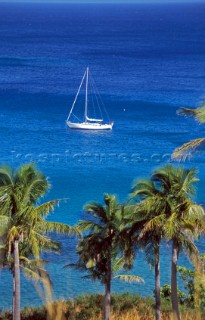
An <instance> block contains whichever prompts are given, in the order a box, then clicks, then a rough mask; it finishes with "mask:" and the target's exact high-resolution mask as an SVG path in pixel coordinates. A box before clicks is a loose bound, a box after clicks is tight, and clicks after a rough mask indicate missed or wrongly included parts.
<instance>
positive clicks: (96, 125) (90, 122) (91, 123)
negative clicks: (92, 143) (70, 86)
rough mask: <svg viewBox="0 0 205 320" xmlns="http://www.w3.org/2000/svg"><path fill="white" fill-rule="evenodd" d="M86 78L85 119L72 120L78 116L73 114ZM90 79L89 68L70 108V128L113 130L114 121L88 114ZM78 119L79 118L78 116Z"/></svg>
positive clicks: (68, 122)
mask: <svg viewBox="0 0 205 320" xmlns="http://www.w3.org/2000/svg"><path fill="white" fill-rule="evenodd" d="M85 79H86V92H85V110H84V120H83V121H82V122H71V121H70V117H71V116H72V115H73V116H74V117H75V118H77V117H76V116H75V115H74V114H73V110H74V107H75V104H76V101H77V99H78V95H79V93H80V90H81V87H82V85H83V83H84V80H85ZM88 80H89V68H87V69H86V71H85V73H84V75H83V78H82V80H81V83H80V86H79V88H78V91H77V94H76V96H75V99H74V101H73V104H72V107H71V109H70V112H69V115H68V118H67V120H66V123H67V125H68V127H69V128H71V129H84V130H112V127H113V124H114V122H110V123H104V122H103V119H96V118H90V117H89V116H88ZM77 119H78V118H77Z"/></svg>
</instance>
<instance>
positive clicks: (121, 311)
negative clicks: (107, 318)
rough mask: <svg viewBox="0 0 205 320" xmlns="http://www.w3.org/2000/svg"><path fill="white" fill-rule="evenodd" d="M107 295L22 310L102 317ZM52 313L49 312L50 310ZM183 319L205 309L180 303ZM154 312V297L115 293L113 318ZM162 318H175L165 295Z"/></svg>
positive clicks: (5, 318) (77, 318)
mask: <svg viewBox="0 0 205 320" xmlns="http://www.w3.org/2000/svg"><path fill="white" fill-rule="evenodd" d="M103 304H104V297H103V295H100V294H95V295H82V296H79V297H77V298H75V299H74V300H67V301H65V300H62V301H56V302H53V303H52V304H50V305H49V306H46V307H37V308H30V307H26V308H24V309H23V310H22V312H21V319H22V320H47V319H49V320H51V319H52V320H53V319H58V320H65V319H69V320H99V319H102V316H103V314H102V305H103ZM49 307H50V309H51V310H52V313H50V314H49V313H48V310H49ZM180 310H181V314H182V320H196V319H198V320H199V319H201V320H202V319H204V317H205V313H204V312H203V311H201V312H199V311H197V310H193V309H192V308H191V307H190V306H189V305H188V304H184V303H180ZM154 316H155V308H154V299H153V298H151V297H146V298H142V297H140V296H139V295H135V294H130V293H124V294H122V295H117V294H113V295H112V303H111V318H112V319H113V320H136V319H137V320H153V319H154ZM11 319H12V314H11V312H10V311H5V312H4V313H3V312H2V313H1V314H0V320H11ZM162 319H163V320H172V319H173V318H172V311H171V304H170V301H169V300H168V299H166V298H163V296H162Z"/></svg>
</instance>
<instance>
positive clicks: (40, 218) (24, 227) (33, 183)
mask: <svg viewBox="0 0 205 320" xmlns="http://www.w3.org/2000/svg"><path fill="white" fill-rule="evenodd" d="M49 188H50V184H49V183H48V180H47V178H46V177H45V176H44V175H43V174H42V173H41V172H40V171H39V170H37V169H36V168H35V166H34V165H33V164H25V165H22V166H21V167H20V169H18V170H13V169H12V168H10V167H2V168H0V212H1V216H3V217H4V216H5V217H6V218H7V224H6V228H4V237H3V242H4V248H5V252H6V254H7V259H8V260H9V259H11V258H12V259H13V261H14V268H13V276H14V281H13V284H14V307H13V311H14V312H13V319H15V320H20V258H19V257H20V253H21V252H23V254H22V255H23V256H25V257H29V256H33V257H35V258H36V259H39V256H40V252H41V251H42V250H55V249H58V248H59V244H58V243H56V242H55V241H53V240H52V239H51V238H49V237H47V236H45V234H47V233H50V232H57V233H63V234H73V233H76V229H75V228H73V227H70V226H68V225H65V224H62V223H57V222H48V221H46V220H45V219H46V217H47V215H48V214H49V212H50V211H52V210H54V206H55V205H56V204H57V203H58V200H52V201H48V202H46V203H40V201H41V198H42V197H43V196H44V194H45V193H46V191H47V190H48V189H49Z"/></svg>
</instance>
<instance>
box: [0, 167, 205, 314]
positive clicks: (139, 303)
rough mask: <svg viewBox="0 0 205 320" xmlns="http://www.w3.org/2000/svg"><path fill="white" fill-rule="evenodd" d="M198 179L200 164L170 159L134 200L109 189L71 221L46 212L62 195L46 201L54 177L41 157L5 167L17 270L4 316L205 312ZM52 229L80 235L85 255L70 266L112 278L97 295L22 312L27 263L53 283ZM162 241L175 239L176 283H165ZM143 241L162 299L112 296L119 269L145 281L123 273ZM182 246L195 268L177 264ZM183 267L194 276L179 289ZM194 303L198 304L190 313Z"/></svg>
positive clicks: (8, 241) (7, 217)
mask: <svg viewBox="0 0 205 320" xmlns="http://www.w3.org/2000/svg"><path fill="white" fill-rule="evenodd" d="M196 181H197V178H196V172H195V170H194V169H185V168H183V167H181V168H180V167H174V166H173V165H167V166H164V167H162V168H159V169H157V170H155V171H154V172H153V174H152V175H151V177H150V178H149V179H147V180H140V181H136V182H135V184H134V187H133V190H132V194H131V196H130V197H129V199H128V201H127V203H125V204H120V203H118V201H117V198H116V196H115V195H109V194H105V195H104V204H103V205H101V204H99V203H89V204H87V205H86V206H85V208H84V209H85V212H86V213H87V214H88V216H89V218H88V219H86V220H84V221H79V223H78V225H77V226H76V227H71V226H68V225H65V224H61V223H57V222H48V221H47V220H46V217H47V215H48V214H49V212H50V211H51V210H53V209H54V206H55V205H56V204H57V203H58V202H59V201H58V200H52V201H49V202H46V203H42V201H41V198H42V197H43V195H44V194H45V192H46V191H47V190H48V189H49V187H50V185H49V183H48V181H47V179H46V178H45V176H44V175H43V174H42V173H41V172H39V171H38V170H37V169H36V168H35V167H34V166H33V165H30V164H28V165H23V166H22V167H21V168H20V169H18V170H16V171H14V170H12V169H11V168H6V167H2V168H0V220H1V221H0V222H1V224H0V225H1V228H0V235H1V264H2V266H8V267H9V268H10V270H11V272H12V274H13V277H14V301H13V310H12V312H10V311H9V312H7V313H6V314H5V313H1V316H0V319H11V317H13V319H15V320H19V319H20V316H22V317H21V319H45V318H47V319H62V320H63V319H68V318H69V319H71V320H72V319H93V320H94V319H97V318H98V319H99V318H102V317H103V319H104V320H110V319H111V318H112V319H153V317H154V314H155V318H156V320H160V319H176V320H179V319H182V318H183V317H185V319H192V318H191V317H192V315H193V310H194V309H195V314H196V312H198V316H199V318H200V317H203V312H204V292H205V291H204V256H199V252H198V249H197V246H196V244H195V239H198V238H199V237H200V235H201V234H203V233H204V217H205V214H204V210H203V208H202V206H200V205H199V204H197V203H195V202H194V201H193V197H194V195H195V183H196ZM51 232H57V233H64V234H67V235H71V234H74V235H78V236H80V237H79V241H78V245H77V249H76V252H77V254H78V260H77V262H76V263H74V264H72V265H68V266H72V267H75V268H78V269H80V270H81V271H83V272H84V273H85V275H84V276H85V277H88V278H91V279H93V280H99V281H100V282H101V283H102V284H104V286H105V295H104V298H103V297H102V296H101V295H94V296H83V297H79V298H76V299H75V300H74V301H67V302H65V301H60V302H53V303H48V304H47V305H46V306H45V307H42V308H37V309H35V308H34V309H32V308H29V309H28V308H27V309H26V310H24V311H22V314H21V315H20V268H22V269H23V270H24V271H25V273H26V274H28V275H29V276H30V277H31V278H34V279H36V280H38V281H42V282H43V283H44V285H45V286H47V287H49V286H50V285H51V282H50V279H49V275H48V274H47V272H46V270H45V268H44V266H45V261H42V260H41V259H40V253H41V252H42V251H45V250H46V251H47V250H59V249H60V246H59V243H56V242H55V241H54V240H53V239H52V238H51V236H52V234H51ZM81 233H82V234H81ZM162 241H163V242H168V243H170V242H171V243H172V257H170V258H171V261H172V262H171V273H172V276H171V286H170V285H166V286H164V287H162V288H160V245H161V242H162ZM140 249H143V250H144V252H145V259H146V261H147V262H148V263H149V264H150V265H151V266H152V267H154V268H155V290H154V295H155V303H154V300H153V298H144V299H143V298H140V297H139V296H133V295H122V296H116V295H114V294H113V295H112V300H111V281H112V278H113V277H118V278H120V279H122V280H126V281H129V282H132V281H137V282H139V281H142V279H141V278H139V277H138V276H132V275H126V274H123V275H120V274H119V271H120V270H121V269H124V270H130V269H131V268H132V266H133V262H134V260H135V256H136V254H137V252H138V250H140ZM182 250H183V251H184V252H185V253H186V254H187V256H188V257H189V258H190V261H192V262H193V267H194V270H193V271H192V270H186V269H184V268H182V267H181V268H178V269H177V261H178V256H179V254H180V252H181V251H182ZM177 270H178V274H179V276H181V278H182V280H183V281H186V284H185V290H186V291H187V292H188V293H187V292H181V291H179V290H178V287H177ZM48 293H49V291H47V294H48ZM190 307H191V309H192V310H190V312H189V313H188V315H187V314H186V315H185V310H187V309H188V308H190ZM180 312H181V315H182V317H180ZM29 317H30V318H29ZM171 317H172V318H171ZM193 319H196V317H195V318H193ZM200 319H201V318H200Z"/></svg>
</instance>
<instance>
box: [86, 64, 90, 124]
mask: <svg viewBox="0 0 205 320" xmlns="http://www.w3.org/2000/svg"><path fill="white" fill-rule="evenodd" d="M88 72H89V68H88V67H87V69H86V93H85V122H87V116H88Z"/></svg>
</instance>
